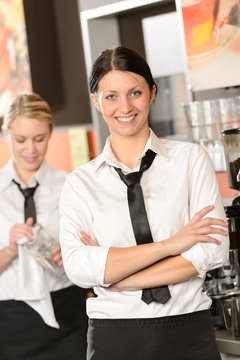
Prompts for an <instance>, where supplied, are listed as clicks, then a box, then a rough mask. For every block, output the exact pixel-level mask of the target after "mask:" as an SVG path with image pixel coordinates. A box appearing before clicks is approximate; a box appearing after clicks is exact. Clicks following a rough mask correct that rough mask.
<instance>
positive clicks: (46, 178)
mask: <svg viewBox="0 0 240 360" xmlns="http://www.w3.org/2000/svg"><path fill="white" fill-rule="evenodd" d="M50 169H51V168H50V166H49V165H48V163H47V162H46V161H45V160H44V161H43V163H42V164H41V166H40V168H39V169H38V171H37V172H36V174H34V175H33V177H32V178H31V180H30V187H31V186H35V185H36V183H37V182H38V183H39V184H40V185H41V186H45V187H47V188H49V189H50V190H51V189H52V175H51V171H50ZM13 179H14V180H15V181H17V182H18V183H20V184H21V185H22V187H23V188H24V187H25V186H24V184H23V183H22V181H21V180H20V178H19V176H18V174H17V172H16V170H15V167H14V164H13V158H11V159H10V160H9V162H8V163H7V165H6V166H5V167H4V168H3V169H1V170H0V191H3V190H5V189H6V188H7V187H8V186H9V185H10V184H12V180H13Z"/></svg>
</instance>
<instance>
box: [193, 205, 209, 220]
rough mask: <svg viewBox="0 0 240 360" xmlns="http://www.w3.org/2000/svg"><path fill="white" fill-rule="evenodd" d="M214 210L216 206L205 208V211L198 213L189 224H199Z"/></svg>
mask: <svg viewBox="0 0 240 360" xmlns="http://www.w3.org/2000/svg"><path fill="white" fill-rule="evenodd" d="M213 209H214V205H208V206H205V207H204V208H203V209H201V210H199V211H198V212H196V214H195V215H194V216H193V217H192V219H191V220H190V221H189V224H195V223H197V222H199V221H200V220H201V219H202V218H203V217H204V216H206V215H207V214H208V213H209V212H210V211H212V210H213Z"/></svg>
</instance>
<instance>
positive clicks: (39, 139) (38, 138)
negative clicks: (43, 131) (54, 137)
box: [35, 136, 44, 142]
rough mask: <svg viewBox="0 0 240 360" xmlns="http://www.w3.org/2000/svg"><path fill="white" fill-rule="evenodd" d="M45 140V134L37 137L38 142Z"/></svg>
mask: <svg viewBox="0 0 240 360" xmlns="http://www.w3.org/2000/svg"><path fill="white" fill-rule="evenodd" d="M43 140H44V136H39V137H37V138H36V139H35V141H36V142H42V141H43Z"/></svg>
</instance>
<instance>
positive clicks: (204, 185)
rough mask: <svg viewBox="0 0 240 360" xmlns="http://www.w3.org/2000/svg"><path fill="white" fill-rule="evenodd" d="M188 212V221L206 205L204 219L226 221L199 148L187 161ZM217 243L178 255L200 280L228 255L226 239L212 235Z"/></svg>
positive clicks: (212, 173) (209, 165)
mask: <svg viewBox="0 0 240 360" xmlns="http://www.w3.org/2000/svg"><path fill="white" fill-rule="evenodd" d="M188 185H189V211H190V214H189V216H190V218H192V217H193V216H194V214H195V213H196V212H197V211H199V210H200V209H202V208H203V207H204V206H207V205H214V209H213V210H212V211H211V213H209V214H207V216H210V217H214V218H220V219H223V220H226V215H225V211H224V207H223V204H222V200H221V196H220V192H219V187H218V182H217V178H216V174H215V170H214V168H213V164H212V161H211V159H210V157H209V155H208V153H207V151H206V150H205V149H204V148H202V147H201V146H199V145H194V146H193V150H192V152H191V156H190V160H189V183H188ZM211 236H214V237H215V238H216V239H218V240H220V241H221V245H216V244H211V243H197V244H196V245H195V246H193V247H192V248H191V249H189V250H187V251H185V252H184V253H182V256H183V257H184V258H185V259H187V260H189V261H191V263H192V264H193V265H194V267H195V268H196V270H197V271H198V273H199V276H200V277H204V276H205V274H206V272H207V271H209V270H212V269H214V268H218V267H221V266H223V265H224V264H225V263H226V261H227V259H228V254H229V238H228V236H222V235H218V234H217V235H215V234H212V235H211Z"/></svg>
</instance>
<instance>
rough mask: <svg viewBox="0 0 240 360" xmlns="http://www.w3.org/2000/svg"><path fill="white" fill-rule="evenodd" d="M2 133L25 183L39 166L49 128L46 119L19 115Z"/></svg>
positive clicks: (47, 138)
mask: <svg viewBox="0 0 240 360" xmlns="http://www.w3.org/2000/svg"><path fill="white" fill-rule="evenodd" d="M4 135H5V136H6V139H7V141H8V144H9V148H10V151H11V154H12V157H13V160H14V166H15V169H16V171H17V173H18V174H19V176H20V178H21V179H22V180H23V181H24V182H25V183H26V182H28V180H30V178H31V177H32V176H33V175H34V173H35V172H36V171H37V170H38V169H39V167H40V166H41V164H42V162H43V160H44V157H45V154H46V152H47V148H48V141H49V139H50V136H51V129H50V126H49V124H48V122H47V121H45V120H38V119H34V118H28V117H26V116H22V115H19V116H17V117H16V119H15V120H14V121H13V123H12V124H11V127H10V128H9V129H8V130H4Z"/></svg>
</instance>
